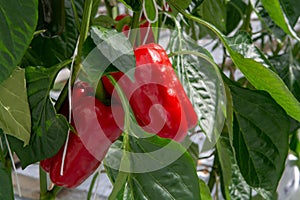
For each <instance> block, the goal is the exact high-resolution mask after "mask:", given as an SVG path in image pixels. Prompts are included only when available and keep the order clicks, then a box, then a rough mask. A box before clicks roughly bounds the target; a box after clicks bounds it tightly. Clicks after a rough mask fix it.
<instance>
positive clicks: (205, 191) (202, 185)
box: [199, 179, 212, 200]
mask: <svg viewBox="0 0 300 200" xmlns="http://www.w3.org/2000/svg"><path fill="white" fill-rule="evenodd" d="M199 185H200V191H201V199H205V200H212V197H211V194H210V191H209V188H208V186H207V185H206V183H205V182H204V181H203V180H202V179H199Z"/></svg>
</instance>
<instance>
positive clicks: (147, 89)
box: [102, 43, 198, 141]
mask: <svg viewBox="0 0 300 200" xmlns="http://www.w3.org/2000/svg"><path fill="white" fill-rule="evenodd" d="M134 54H135V57H136V69H135V73H134V77H135V80H134V82H132V81H131V80H130V79H129V78H128V77H127V76H126V75H124V74H123V73H122V72H114V73H111V75H112V76H113V77H114V78H115V79H116V80H117V81H118V84H119V85H120V87H121V88H122V89H123V91H124V93H125V95H126V97H127V99H129V103H130V106H131V108H132V110H133V113H134V115H135V117H136V119H137V122H138V124H139V125H140V126H141V127H143V129H144V130H145V131H147V132H150V133H157V135H159V136H160V137H163V138H171V139H174V140H176V141H181V140H183V139H184V137H185V136H186V135H187V132H188V129H191V128H193V127H195V126H196V124H197V122H198V117H197V115H196V113H195V111H194V108H193V106H192V104H191V102H190V100H189V99H188V97H187V95H186V93H185V91H184V89H183V87H182V85H181V83H180V81H179V79H178V77H177V75H176V73H175V71H174V70H173V68H172V64H171V63H170V60H169V58H168V55H167V53H166V52H165V50H164V49H163V48H162V47H161V46H160V45H158V44H154V43H151V44H146V45H143V46H140V47H138V48H136V49H135V50H134ZM102 82H103V84H104V87H105V88H106V90H107V91H108V92H109V93H110V94H111V95H112V94H113V90H114V87H113V85H112V84H111V82H110V81H109V79H108V78H107V77H102ZM113 98H116V99H118V98H119V97H113ZM119 101H120V100H119Z"/></svg>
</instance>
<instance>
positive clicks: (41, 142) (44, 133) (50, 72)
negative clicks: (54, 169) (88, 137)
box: [8, 66, 69, 168]
mask: <svg viewBox="0 0 300 200" xmlns="http://www.w3.org/2000/svg"><path fill="white" fill-rule="evenodd" d="M58 71H59V68H58V67H56V66H54V67H51V68H43V67H27V68H26V79H27V92H28V98H29V105H30V110H31V113H32V115H31V117H32V128H31V134H32V135H31V138H30V142H29V145H28V146H26V147H23V145H22V142H21V141H20V140H18V139H16V138H15V137H8V139H9V142H10V145H11V148H12V149H13V150H14V151H15V152H16V154H17V155H18V157H19V158H20V160H21V164H22V167H23V168H25V167H26V166H28V165H29V164H32V163H35V162H37V161H40V160H43V159H45V158H49V157H52V156H53V155H55V154H56V153H57V152H58V150H59V149H60V148H61V146H62V145H63V143H64V141H65V139H66V136H67V131H68V126H69V125H68V122H67V120H66V118H65V117H64V116H62V115H57V114H56V111H55V109H54V107H53V103H52V101H51V100H50V97H49V93H50V90H51V87H52V85H53V82H54V80H55V77H56V75H57V73H58Z"/></svg>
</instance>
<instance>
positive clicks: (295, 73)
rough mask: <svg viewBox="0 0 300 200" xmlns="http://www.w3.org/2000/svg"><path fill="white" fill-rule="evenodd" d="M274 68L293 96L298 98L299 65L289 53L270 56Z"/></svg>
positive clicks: (299, 92)
mask: <svg viewBox="0 0 300 200" xmlns="http://www.w3.org/2000/svg"><path fill="white" fill-rule="evenodd" d="M270 61H271V62H272V64H273V66H274V68H275V69H276V72H277V73H278V75H279V76H280V77H281V78H282V80H283V81H284V82H285V84H286V85H287V87H288V88H289V89H290V91H291V92H292V93H293V94H294V95H295V97H296V98H297V99H298V101H299V100H300V66H299V63H298V62H297V61H296V60H295V59H294V58H293V56H292V55H291V53H286V54H282V55H278V56H275V57H271V58H270Z"/></svg>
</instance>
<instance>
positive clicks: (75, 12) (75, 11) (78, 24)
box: [71, 0, 80, 31]
mask: <svg viewBox="0 0 300 200" xmlns="http://www.w3.org/2000/svg"><path fill="white" fill-rule="evenodd" d="M71 4H72V9H73V12H74V17H75V24H76V27H77V29H78V31H79V30H80V22H79V17H78V13H77V9H76V6H75V2H74V0H71Z"/></svg>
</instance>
